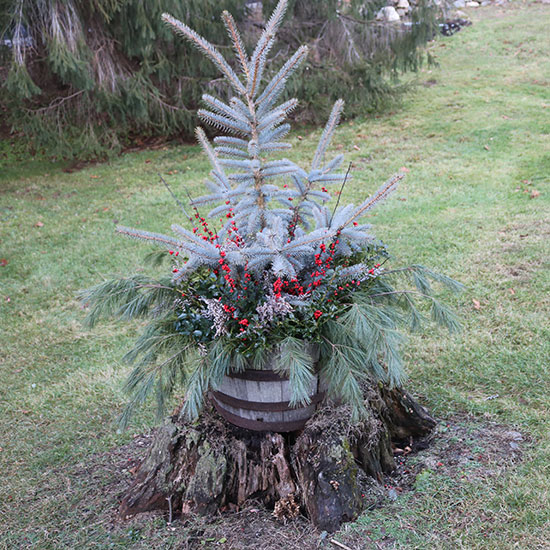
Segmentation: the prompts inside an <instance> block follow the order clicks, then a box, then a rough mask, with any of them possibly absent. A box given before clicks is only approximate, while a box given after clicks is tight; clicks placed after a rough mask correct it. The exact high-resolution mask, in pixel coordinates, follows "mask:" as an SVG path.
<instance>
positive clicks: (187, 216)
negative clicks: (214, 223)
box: [158, 174, 193, 222]
mask: <svg viewBox="0 0 550 550" xmlns="http://www.w3.org/2000/svg"><path fill="white" fill-rule="evenodd" d="M158 176H159V178H160V181H162V183H164V186H165V187H166V189H168V192H169V193H170V195H172V198H173V199H174V200H175V201H176V203H177V205H178V206H179V207H180V208H181V211H182V212H183V215H184V216H185V217H186V218H187V219H188V220H189V221H190V222H192V221H193V218H191V216H190V215H189V214H188V213H187V211H186V210H185V206H183V203H182V202H181V201H180V200H179V199H178V197H176V195H175V193H174V192H173V191H172V189H171V188H170V186H169V185H168V184H167V183H166V180H165V179H164V178H163V177H162V176H161V175H160V174H159V175H158Z"/></svg>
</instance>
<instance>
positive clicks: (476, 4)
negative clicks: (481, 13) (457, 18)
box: [466, 0, 479, 8]
mask: <svg viewBox="0 0 550 550" xmlns="http://www.w3.org/2000/svg"><path fill="white" fill-rule="evenodd" d="M466 7H467V8H479V2H476V1H475V0H471V1H470V2H466Z"/></svg>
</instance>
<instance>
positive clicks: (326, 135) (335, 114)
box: [311, 99, 344, 170]
mask: <svg viewBox="0 0 550 550" xmlns="http://www.w3.org/2000/svg"><path fill="white" fill-rule="evenodd" d="M343 109H344V101H343V100H342V99H339V100H338V101H336V103H334V106H333V107H332V111H331V113H330V116H329V117H328V120H327V123H326V125H325V129H324V130H323V133H322V134H321V139H320V140H319V145H318V146H317V150H316V151H315V156H314V157H313V162H312V163H311V168H312V169H313V170H315V169H317V168H319V166H320V165H321V162H323V157H324V156H325V151H326V150H327V147H328V146H329V145H330V142H331V140H332V136H333V135H334V131H335V130H336V127H337V126H338V123H339V122H340V115H341V114H342V110H343Z"/></svg>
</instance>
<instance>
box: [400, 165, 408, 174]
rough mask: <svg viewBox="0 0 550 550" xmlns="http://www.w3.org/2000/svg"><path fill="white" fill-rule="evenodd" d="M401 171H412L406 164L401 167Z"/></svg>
mask: <svg viewBox="0 0 550 550" xmlns="http://www.w3.org/2000/svg"><path fill="white" fill-rule="evenodd" d="M399 171H400V172H405V173H407V172H410V170H409V169H408V168H407V167H406V166H401V168H399Z"/></svg>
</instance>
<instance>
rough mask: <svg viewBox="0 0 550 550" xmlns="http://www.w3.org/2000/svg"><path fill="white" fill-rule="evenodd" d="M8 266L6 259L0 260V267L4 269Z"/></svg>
mask: <svg viewBox="0 0 550 550" xmlns="http://www.w3.org/2000/svg"><path fill="white" fill-rule="evenodd" d="M7 265H8V260H6V258H0V266H2V267H5V266H7Z"/></svg>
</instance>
